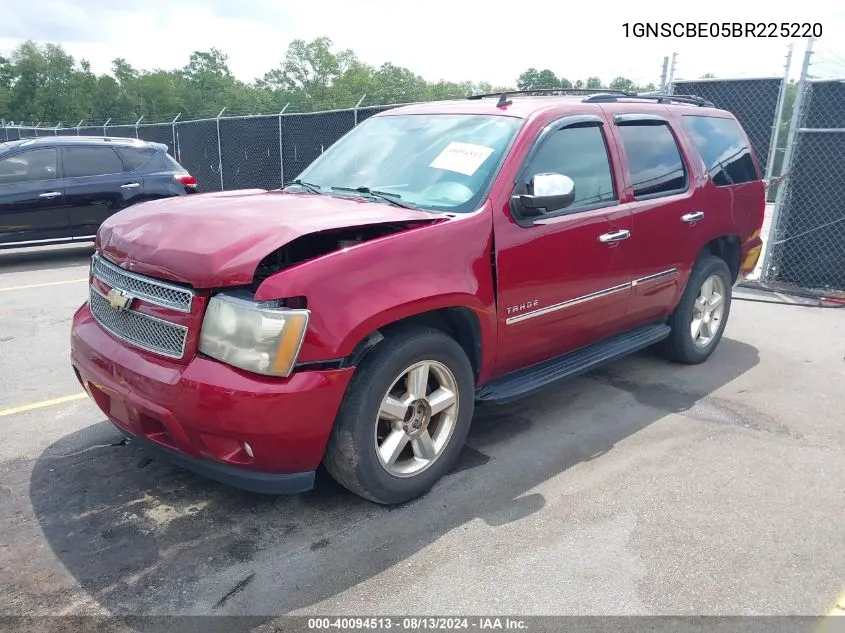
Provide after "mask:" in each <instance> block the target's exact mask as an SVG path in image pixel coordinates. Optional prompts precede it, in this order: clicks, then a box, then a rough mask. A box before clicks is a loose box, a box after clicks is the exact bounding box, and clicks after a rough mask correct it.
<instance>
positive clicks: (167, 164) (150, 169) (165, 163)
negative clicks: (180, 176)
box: [141, 152, 183, 174]
mask: <svg viewBox="0 0 845 633" xmlns="http://www.w3.org/2000/svg"><path fill="white" fill-rule="evenodd" d="M141 171H142V172H144V173H145V174H152V173H155V172H159V171H170V172H173V171H177V172H181V171H183V170H182V168H181V167H179V166H177V165H175V164H174V163H173V162H172V161H171V159H170V158H169V157H168V156H167V154H163V153H161V152H156V155H155V156H153V157H152V159H151V160H150V161H149V162H148V163H147V164H146V165H144V166H143V167H142V168H141Z"/></svg>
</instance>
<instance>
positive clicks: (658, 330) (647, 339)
mask: <svg viewBox="0 0 845 633" xmlns="http://www.w3.org/2000/svg"><path fill="white" fill-rule="evenodd" d="M670 331H671V328H670V327H669V326H668V325H666V324H664V323H657V324H653V325H646V326H644V327H640V328H637V329H636V330H631V331H630V332H626V333H625V334H620V335H618V336H614V337H613V338H609V339H606V340H604V341H600V342H598V343H593V344H592V345H588V346H587V347H582V348H581V349H578V350H575V351H574V352H569V353H568V354H564V355H563V356H558V357H556V358H552V359H549V360H546V361H543V362H542V363H537V364H536V365H531V366H530V367H526V368H525V369H518V370H516V371H514V372H511V373H509V374H505V375H504V376H502V377H501V378H497V379H496V380H494V381H493V382H490V383H487V384H486V385H484V386H483V387H482V388H481V389H479V390H478V391H477V392H476V396H475V399H476V401H478V402H483V403H495V404H504V403H506V402H511V401H513V400H518V399H519V398H524V397H525V396H529V395H531V394H533V393H535V392H537V391H539V390H541V389H543V388H545V387H548V386H549V385H553V384H555V383H558V382H561V381H563V380H566V379H569V378H575V377H576V376H580V375H581V374H583V373H585V372H588V371H590V370H591V369H595V368H597V367H599V366H600V365H604V364H605V363H608V362H610V361H613V360H616V359H618V358H622V357H623V356H627V355H629V354H632V353H634V352H637V351H639V350H641V349H644V348H646V347H648V346H649V345H653V344H655V343H658V342H660V341H662V340H663V339H665V338H666V337H667V336H669V332H670Z"/></svg>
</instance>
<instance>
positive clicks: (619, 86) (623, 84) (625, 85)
mask: <svg viewBox="0 0 845 633" xmlns="http://www.w3.org/2000/svg"><path fill="white" fill-rule="evenodd" d="M634 87H635V84H634V82H633V81H631V80H630V79H628V78H627V77H616V78H615V79H614V80H613V81H611V82H610V85H609V86H608V88H612V89H613V90H632V89H633V88H634Z"/></svg>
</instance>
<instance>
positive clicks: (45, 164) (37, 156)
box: [0, 148, 56, 185]
mask: <svg viewBox="0 0 845 633" xmlns="http://www.w3.org/2000/svg"><path fill="white" fill-rule="evenodd" d="M53 178H56V150H55V149H54V148H49V149H46V148H45V149H31V150H29V151H28V152H21V153H20V154H15V155H14V156H9V157H8V158H3V159H0V185H11V184H15V183H21V182H35V181H38V180H51V179H53Z"/></svg>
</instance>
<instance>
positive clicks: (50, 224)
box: [0, 147, 69, 244]
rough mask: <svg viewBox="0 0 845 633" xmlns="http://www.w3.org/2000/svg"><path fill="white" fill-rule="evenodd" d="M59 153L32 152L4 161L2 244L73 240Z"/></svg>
mask: <svg viewBox="0 0 845 633" xmlns="http://www.w3.org/2000/svg"><path fill="white" fill-rule="evenodd" d="M57 157H58V150H56V149H55V148H52V147H50V148H38V149H30V150H26V151H23V152H17V153H15V154H13V155H11V156H7V157H5V158H3V159H0V244H10V243H19V242H39V241H45V242H48V241H58V240H61V239H65V238H67V237H68V236H69V229H68V215H67V209H66V207H65V197H64V191H63V185H62V181H61V179H60V178H59V176H60V174H59V173H58V158H57Z"/></svg>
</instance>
